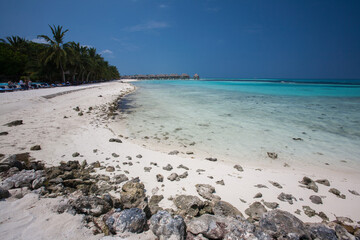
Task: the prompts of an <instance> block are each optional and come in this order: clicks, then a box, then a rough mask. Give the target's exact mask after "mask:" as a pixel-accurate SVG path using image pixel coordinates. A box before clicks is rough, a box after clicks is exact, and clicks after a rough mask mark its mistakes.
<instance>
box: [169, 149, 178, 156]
mask: <svg viewBox="0 0 360 240" xmlns="http://www.w3.org/2000/svg"><path fill="white" fill-rule="evenodd" d="M177 154H179V151H178V150H174V151H171V152H169V155H177Z"/></svg>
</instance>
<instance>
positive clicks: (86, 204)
mask: <svg viewBox="0 0 360 240" xmlns="http://www.w3.org/2000/svg"><path fill="white" fill-rule="evenodd" d="M69 204H70V205H71V206H72V207H73V208H74V209H75V211H76V212H77V213H82V214H87V215H91V216H94V217H98V216H100V215H102V214H104V213H107V212H108V211H110V209H111V206H110V205H109V203H107V202H106V201H105V200H103V199H101V198H98V197H95V196H81V197H79V198H78V199H76V200H70V201H69Z"/></svg>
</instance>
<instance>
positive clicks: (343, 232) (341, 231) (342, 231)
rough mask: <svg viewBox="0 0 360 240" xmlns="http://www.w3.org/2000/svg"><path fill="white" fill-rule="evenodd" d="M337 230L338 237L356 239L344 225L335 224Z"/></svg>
mask: <svg viewBox="0 0 360 240" xmlns="http://www.w3.org/2000/svg"><path fill="white" fill-rule="evenodd" d="M335 232H336V236H337V237H338V239H346V240H347V239H351V240H355V237H354V236H353V235H351V234H350V233H349V232H348V231H347V230H346V229H345V228H344V227H343V226H341V225H340V224H336V225H335Z"/></svg>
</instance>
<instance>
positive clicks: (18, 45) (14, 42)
mask: <svg viewBox="0 0 360 240" xmlns="http://www.w3.org/2000/svg"><path fill="white" fill-rule="evenodd" d="M6 40H7V42H6ZM6 40H5V39H0V42H3V43H7V44H9V45H10V46H11V47H12V48H13V49H14V50H15V51H23V52H24V51H25V48H26V44H27V43H28V41H27V40H26V39H25V38H22V37H19V36H11V37H6Z"/></svg>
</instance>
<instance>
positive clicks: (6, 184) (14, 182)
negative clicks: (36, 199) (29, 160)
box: [0, 170, 45, 190]
mask: <svg viewBox="0 0 360 240" xmlns="http://www.w3.org/2000/svg"><path fill="white" fill-rule="evenodd" d="M44 175H45V172H44V170H38V171H35V170H22V171H21V172H18V173H15V174H14V175H12V176H11V177H8V178H6V179H5V180H4V181H3V182H2V183H1V186H0V187H2V188H4V189H6V190H9V189H11V188H19V187H31V183H32V182H33V181H34V180H35V179H37V178H41V177H43V176H44Z"/></svg>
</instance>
